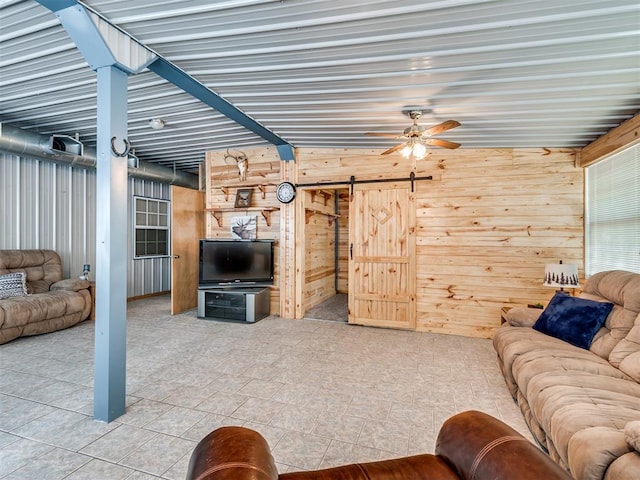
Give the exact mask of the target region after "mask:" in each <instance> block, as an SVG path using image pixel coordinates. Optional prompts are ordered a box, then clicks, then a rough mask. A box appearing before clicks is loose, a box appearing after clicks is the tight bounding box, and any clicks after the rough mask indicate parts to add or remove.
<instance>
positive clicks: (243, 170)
mask: <svg viewBox="0 0 640 480" xmlns="http://www.w3.org/2000/svg"><path fill="white" fill-rule="evenodd" d="M229 159H233V161H234V162H236V165H237V166H238V176H239V177H240V181H242V182H244V181H245V180H246V179H247V170H248V169H249V159H248V158H247V154H246V153H244V152H241V151H240V150H238V154H236V155H234V154H233V153H231V152H230V151H229V149H227V153H226V155H225V156H224V161H225V162H226V163H229Z"/></svg>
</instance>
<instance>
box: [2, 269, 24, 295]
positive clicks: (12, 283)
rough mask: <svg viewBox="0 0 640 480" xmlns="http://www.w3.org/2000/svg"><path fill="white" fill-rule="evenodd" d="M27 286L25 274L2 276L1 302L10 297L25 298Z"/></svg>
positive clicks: (6, 274)
mask: <svg viewBox="0 0 640 480" xmlns="http://www.w3.org/2000/svg"><path fill="white" fill-rule="evenodd" d="M25 295H27V285H26V279H25V275H24V272H15V273H5V274H4V275H0V300H1V299H3V298H9V297H24V296H25Z"/></svg>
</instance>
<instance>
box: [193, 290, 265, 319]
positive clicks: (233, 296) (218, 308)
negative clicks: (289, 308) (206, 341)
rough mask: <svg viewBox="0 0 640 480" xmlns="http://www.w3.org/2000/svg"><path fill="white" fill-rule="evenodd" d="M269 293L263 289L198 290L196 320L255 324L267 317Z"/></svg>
mask: <svg viewBox="0 0 640 480" xmlns="http://www.w3.org/2000/svg"><path fill="white" fill-rule="evenodd" d="M270 293H271V291H270V290H269V288H265V287H214V288H200V289H198V318H205V319H210V320H228V321H236V322H246V323H255V322H257V321H258V320H261V319H263V318H264V317H267V316H269V313H270V310H271V298H270Z"/></svg>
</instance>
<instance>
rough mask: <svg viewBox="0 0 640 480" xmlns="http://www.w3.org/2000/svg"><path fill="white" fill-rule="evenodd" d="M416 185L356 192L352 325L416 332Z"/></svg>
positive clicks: (368, 187)
mask: <svg viewBox="0 0 640 480" xmlns="http://www.w3.org/2000/svg"><path fill="white" fill-rule="evenodd" d="M415 218H416V215H415V197H414V194H413V193H412V192H411V183H410V182H402V183H398V184H394V183H378V184H361V185H355V186H354V192H353V196H352V198H351V203H350V206H349V247H350V252H349V323H355V324H359V325H369V326H376V327H391V328H405V329H415V325H416V291H415V290H416V265H415V259H416V255H415V248H416V246H415V243H416V242H415V238H416V226H415V223H416V221H415Z"/></svg>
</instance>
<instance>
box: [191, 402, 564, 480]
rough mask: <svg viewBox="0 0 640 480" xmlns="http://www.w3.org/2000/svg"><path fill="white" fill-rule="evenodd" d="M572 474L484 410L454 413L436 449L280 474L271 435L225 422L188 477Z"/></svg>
mask: <svg viewBox="0 0 640 480" xmlns="http://www.w3.org/2000/svg"><path fill="white" fill-rule="evenodd" d="M232 479H233V480H277V479H280V480H330V479H331V480H403V479H412V480H421V479H425V480H427V479H428V480H454V479H455V480H460V479H464V480H542V479H544V480H570V479H571V477H570V476H569V475H568V474H567V473H566V472H565V471H564V470H563V469H562V468H560V467H559V466H558V465H557V464H555V463H554V462H553V461H552V460H551V459H550V458H549V456H548V455H547V454H546V453H544V452H543V451H542V450H540V448H538V447H537V446H536V445H534V444H533V443H531V442H530V441H528V440H527V439H525V438H524V437H523V436H522V435H520V434H519V433H518V432H516V431H515V430H514V429H512V428H511V427H509V426H508V425H506V424H504V423H502V422H501V421H500V420H497V419H495V418H493V417H491V416H489V415H487V414H485V413H482V412H477V411H468V412H463V413H460V414H457V415H455V416H453V417H451V418H449V419H448V420H447V421H446V422H445V423H444V425H443V426H442V428H441V429H440V432H439V433H438V439H437V441H436V449H435V454H433V455H432V454H423V455H414V456H410V457H402V458H397V459H391V460H383V461H379V462H370V463H357V464H350V465H344V466H340V467H334V468H328V469H324V470H315V471H304V472H289V473H283V474H280V475H279V474H278V471H277V469H276V466H275V462H274V460H273V457H272V456H271V451H270V449H269V446H268V444H267V442H266V440H265V439H264V438H263V437H262V435H260V434H259V433H258V432H256V431H253V430H250V429H248V428H244V427H221V428H218V429H217V430H214V431H213V432H211V433H210V434H209V435H207V436H206V437H205V438H203V439H202V440H201V441H200V442H199V443H198V445H197V446H196V448H195V450H194V451H193V454H192V456H191V460H190V462H189V469H188V473H187V480H232Z"/></svg>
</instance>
